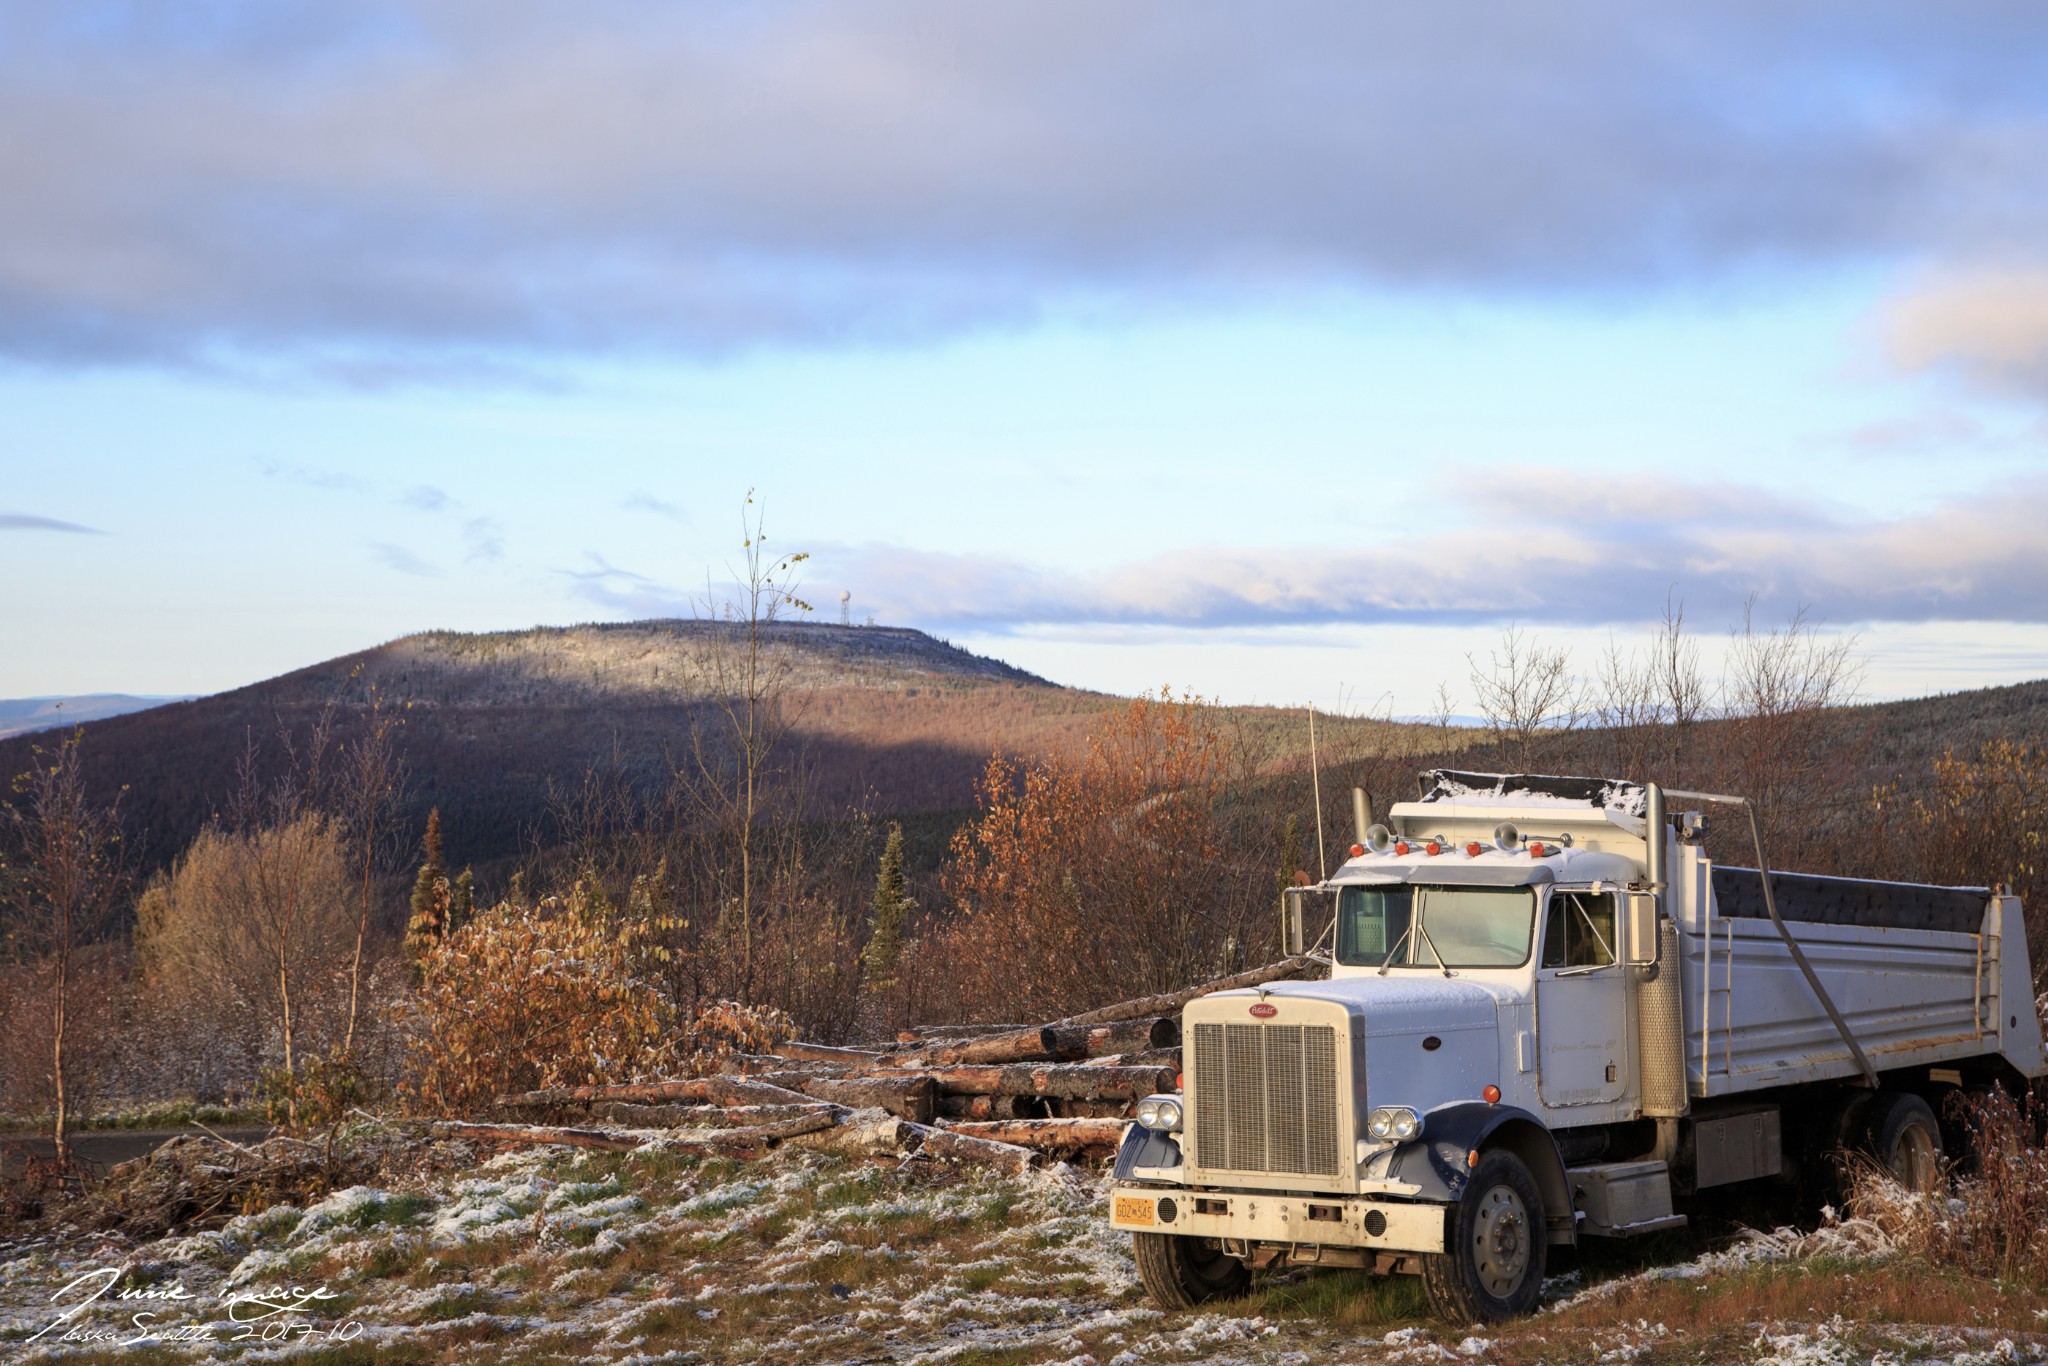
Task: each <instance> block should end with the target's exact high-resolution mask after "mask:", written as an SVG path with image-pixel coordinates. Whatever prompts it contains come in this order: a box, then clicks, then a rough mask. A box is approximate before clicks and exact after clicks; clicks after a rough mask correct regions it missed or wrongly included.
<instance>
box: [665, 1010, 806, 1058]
mask: <svg viewBox="0 0 2048 1366" xmlns="http://www.w3.org/2000/svg"><path fill="white" fill-rule="evenodd" d="M796 1032H797V1031H796V1021H794V1020H792V1019H790V1017H789V1016H788V1015H787V1014H786V1013H784V1012H783V1011H780V1010H777V1009H776V1008H775V1007H774V1006H748V1005H741V1004H740V1003H739V1002H738V1001H712V1002H710V1003H709V1004H706V1005H702V1006H699V1007H698V1008H697V1012H696V1014H695V1015H694V1016H692V1017H691V1019H690V1022H689V1023H688V1024H686V1025H684V1026H683V1065H684V1067H685V1068H686V1069H687V1070H688V1071H690V1072H692V1073H704V1072H711V1071H715V1070H716V1064H717V1062H718V1060H719V1059H720V1058H723V1057H726V1056H728V1055H729V1054H733V1053H771V1052H773V1051H774V1050H775V1045H777V1044H779V1043H781V1042H782V1041H783V1040H784V1039H790V1038H794V1037H796Z"/></svg>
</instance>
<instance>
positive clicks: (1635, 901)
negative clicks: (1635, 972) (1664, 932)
mask: <svg viewBox="0 0 2048 1366" xmlns="http://www.w3.org/2000/svg"><path fill="white" fill-rule="evenodd" d="M1622 895H1623V896H1624V897H1626V898H1627V899H1628V964H1629V966H1630V967H1635V968H1654V967H1656V966H1657V955H1658V950H1659V947H1660V943H1661V941H1660V938H1659V935H1658V930H1657V897H1656V894H1655V893H1654V892H1624V893H1622Z"/></svg>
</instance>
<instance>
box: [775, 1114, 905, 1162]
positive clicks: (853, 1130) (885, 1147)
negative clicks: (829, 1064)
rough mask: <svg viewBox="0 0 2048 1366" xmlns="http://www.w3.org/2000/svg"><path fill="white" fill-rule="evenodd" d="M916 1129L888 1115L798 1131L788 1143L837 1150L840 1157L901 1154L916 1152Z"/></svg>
mask: <svg viewBox="0 0 2048 1366" xmlns="http://www.w3.org/2000/svg"><path fill="white" fill-rule="evenodd" d="M919 1130H920V1126H918V1125H915V1124H910V1123H906V1122H905V1121H903V1120H900V1119H897V1118H895V1117H894V1116H891V1117H890V1118H888V1119H876V1120H869V1121H866V1122H865V1123H855V1124H841V1125H839V1126H837V1127H836V1128H831V1129H821V1130H819V1131H818V1132H816V1133H811V1134H799V1135H797V1136H796V1137H795V1138H792V1139H790V1140H789V1143H790V1146H792V1147H796V1148H808V1149H811V1150H812V1151H814V1152H827V1153H838V1154H839V1155H840V1156H841V1157H901V1156H902V1155H903V1154H904V1153H905V1152H914V1151H916V1149H917V1146H918V1144H919V1143H921V1142H923V1136H922V1134H921V1133H920V1131H919Z"/></svg>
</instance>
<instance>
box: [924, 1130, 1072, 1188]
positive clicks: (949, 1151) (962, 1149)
mask: <svg viewBox="0 0 2048 1366" xmlns="http://www.w3.org/2000/svg"><path fill="white" fill-rule="evenodd" d="M919 1128H920V1129H921V1131H922V1136H923V1138H924V1143H923V1145H922V1146H921V1147H920V1148H919V1149H918V1151H920V1152H922V1153H923V1154H924V1155H925V1156H926V1157H938V1158H945V1159H947V1160H950V1161H954V1162H978V1163H980V1164H981V1165H982V1166H984V1167H994V1168H995V1169H996V1170H997V1171H1000V1172H1008V1173H1009V1174H1010V1175H1012V1176H1016V1175H1018V1174H1020V1173H1022V1172H1026V1171H1029V1170H1030V1169H1031V1168H1033V1167H1035V1166H1037V1165H1039V1163H1040V1162H1041V1161H1042V1160H1043V1159H1041V1158H1040V1156H1039V1155H1038V1154H1037V1153H1035V1152H1033V1151H1032V1150H1031V1149H1029V1148H1020V1147H1018V1146H1017V1145H1016V1144H1014V1143H997V1142H995V1141H994V1140H993V1139H987V1138H975V1137H973V1136H972V1135H970V1134H962V1133H955V1132H954V1131H953V1130H951V1129H933V1128H924V1127H923V1126H919Z"/></svg>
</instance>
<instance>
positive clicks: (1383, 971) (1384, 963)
mask: <svg viewBox="0 0 2048 1366" xmlns="http://www.w3.org/2000/svg"><path fill="white" fill-rule="evenodd" d="M1413 933H1415V922H1414V921H1413V920H1410V921H1409V922H1408V928H1407V929H1405V930H1403V931H1401V937H1400V938H1399V939H1396V940H1395V941H1394V947H1393V948H1391V949H1388V950H1387V956H1386V957H1385V958H1382V959H1381V960H1380V976H1382V977H1384V976H1386V975H1387V969H1388V968H1390V967H1392V966H1394V960H1395V959H1396V958H1398V957H1400V954H1401V950H1402V949H1405V948H1407V947H1408V936H1409V935H1411V934H1413Z"/></svg>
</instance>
